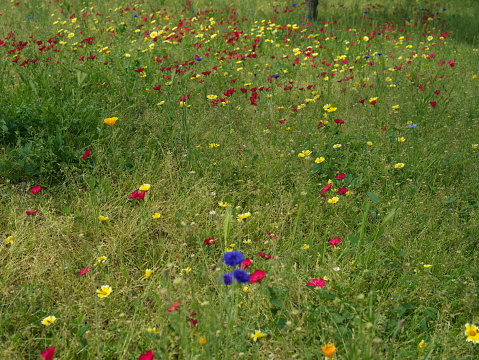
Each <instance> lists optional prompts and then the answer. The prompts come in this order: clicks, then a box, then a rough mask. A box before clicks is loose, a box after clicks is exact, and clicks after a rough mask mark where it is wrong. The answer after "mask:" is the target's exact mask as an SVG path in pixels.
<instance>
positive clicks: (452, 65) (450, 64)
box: [447, 59, 456, 67]
mask: <svg viewBox="0 0 479 360" xmlns="http://www.w3.org/2000/svg"><path fill="white" fill-rule="evenodd" d="M447 63H448V64H449V66H450V67H454V65H456V63H455V62H454V60H452V59H451V60H449V61H448V62H447Z"/></svg>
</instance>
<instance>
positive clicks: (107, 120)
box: [103, 117, 118, 126]
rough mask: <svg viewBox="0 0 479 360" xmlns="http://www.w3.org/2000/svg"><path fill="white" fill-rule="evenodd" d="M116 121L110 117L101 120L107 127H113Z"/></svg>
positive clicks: (115, 118)
mask: <svg viewBox="0 0 479 360" xmlns="http://www.w3.org/2000/svg"><path fill="white" fill-rule="evenodd" d="M117 120H118V118H117V117H111V118H106V119H105V120H103V122H104V123H105V124H107V125H110V126H113V125H115V123H116V121H117Z"/></svg>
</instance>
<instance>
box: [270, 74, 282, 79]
mask: <svg viewBox="0 0 479 360" xmlns="http://www.w3.org/2000/svg"><path fill="white" fill-rule="evenodd" d="M279 76H280V75H279V74H274V75H272V77H273V78H275V79H277V78H279Z"/></svg>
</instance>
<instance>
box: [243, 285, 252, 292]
mask: <svg viewBox="0 0 479 360" xmlns="http://www.w3.org/2000/svg"><path fill="white" fill-rule="evenodd" d="M242 290H243V291H244V292H245V293H250V292H251V289H250V288H249V287H247V286H244V287H243V289H242Z"/></svg>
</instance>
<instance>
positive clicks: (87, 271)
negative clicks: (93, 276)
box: [78, 267, 91, 275]
mask: <svg viewBox="0 0 479 360" xmlns="http://www.w3.org/2000/svg"><path fill="white" fill-rule="evenodd" d="M90 271H91V268H90V267H86V268H82V269H81V270H80V271H79V272H78V275H86V274H88V273H89V272H90Z"/></svg>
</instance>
